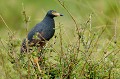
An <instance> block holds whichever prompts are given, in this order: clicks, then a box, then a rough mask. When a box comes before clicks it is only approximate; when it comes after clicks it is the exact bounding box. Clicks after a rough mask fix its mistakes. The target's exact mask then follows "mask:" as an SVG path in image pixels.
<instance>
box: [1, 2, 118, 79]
mask: <svg viewBox="0 0 120 79" xmlns="http://www.w3.org/2000/svg"><path fill="white" fill-rule="evenodd" d="M58 2H59V4H60V5H61V6H62V7H63V9H65V11H66V12H67V13H68V16H70V17H71V19H72V20H73V22H74V24H75V25H74V27H75V29H74V32H73V33H72V34H73V36H74V37H73V38H72V40H71V39H68V40H66V38H65V37H68V38H69V36H68V35H67V33H66V29H65V27H64V24H62V23H59V24H58V28H55V29H56V30H57V33H56V34H55V36H54V37H53V38H52V39H51V40H50V41H49V42H47V44H46V46H45V47H44V48H43V49H42V50H41V54H38V51H37V50H36V48H35V47H33V49H34V50H35V51H34V52H30V53H27V54H22V55H21V54H20V50H19V49H20V46H21V40H20V39H19V38H18V37H17V36H16V34H15V33H14V32H13V31H12V30H11V29H10V28H9V26H8V25H7V23H6V21H5V20H4V18H3V17H2V16H0V17H1V20H2V22H3V23H4V24H5V26H6V27H7V30H8V37H7V39H6V40H4V39H2V38H0V44H1V49H0V71H1V73H0V79H5V78H6V79H37V78H38V77H39V78H43V79H54V78H55V79H119V78H120V70H119V69H120V64H119V63H120V61H119V60H120V59H119V56H120V43H119V37H117V36H118V33H117V26H119V25H118V21H117V20H115V22H114V23H113V25H112V26H114V32H113V35H111V38H109V39H108V38H107V37H105V35H104V34H106V31H107V27H108V26H109V24H105V25H99V26H101V27H102V28H99V29H98V28H94V27H92V26H93V22H94V21H95V19H94V18H95V17H96V13H94V12H93V13H90V14H89V16H88V17H87V18H88V19H87V20H85V21H83V22H82V23H81V24H79V23H78V21H79V20H76V17H74V16H73V14H72V13H71V12H70V11H69V10H68V8H67V7H66V6H67V5H65V4H64V3H63V2H62V1H61V0H58ZM23 17H24V25H25V30H26V35H27V33H28V27H29V23H30V18H29V17H28V15H27V12H26V11H25V9H24V7H23ZM97 25H98V24H96V25H95V24H94V26H97ZM56 46H57V47H56ZM27 52H29V51H27ZM38 55H41V56H42V58H41V61H40V62H39V65H40V67H41V71H39V70H38V69H37V67H36V64H34V63H33V58H35V57H37V56H38Z"/></svg>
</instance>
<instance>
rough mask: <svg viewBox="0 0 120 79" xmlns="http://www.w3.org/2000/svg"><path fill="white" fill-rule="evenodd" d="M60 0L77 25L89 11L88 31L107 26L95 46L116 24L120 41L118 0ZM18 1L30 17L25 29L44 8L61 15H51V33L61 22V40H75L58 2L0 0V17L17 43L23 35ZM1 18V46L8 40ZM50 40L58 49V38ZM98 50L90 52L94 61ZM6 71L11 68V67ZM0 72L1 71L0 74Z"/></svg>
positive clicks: (72, 26)
mask: <svg viewBox="0 0 120 79" xmlns="http://www.w3.org/2000/svg"><path fill="white" fill-rule="evenodd" d="M61 1H63V2H64V4H65V6H66V8H67V9H68V10H69V12H70V13H71V14H72V16H73V17H74V18H75V20H76V22H77V25H78V27H81V28H82V25H83V24H84V23H86V21H88V19H89V16H90V14H92V18H91V22H92V23H91V26H92V31H94V32H97V31H101V29H102V28H103V27H105V26H107V27H106V30H105V32H104V33H103V35H102V38H101V40H100V45H99V46H98V48H99V49H102V48H104V46H105V44H104V43H105V40H106V39H108V40H111V38H112V37H113V36H114V35H115V26H116V38H117V42H119V44H120V41H119V37H120V36H119V33H120V31H119V30H120V27H119V26H120V0H61ZM22 4H23V5H24V7H25V11H26V13H27V16H29V17H30V22H29V26H28V30H30V29H31V28H32V27H34V26H35V25H36V24H37V23H39V22H40V21H41V20H42V19H43V18H44V16H45V15H46V13H47V11H48V10H51V9H53V10H56V11H57V12H59V13H62V14H64V16H63V17H57V18H55V23H56V33H55V35H57V34H58V33H59V30H58V29H57V28H58V27H57V26H59V23H61V24H63V27H62V29H64V30H62V34H63V38H64V39H63V41H64V42H68V44H69V41H71V40H72V42H73V41H76V39H75V38H73V37H74V31H75V24H74V22H73V20H72V19H71V17H70V15H69V14H68V13H67V12H66V10H65V9H64V8H63V7H62V6H61V5H60V4H59V2H58V1H57V0H0V16H2V18H3V19H4V21H5V22H6V24H7V25H8V27H9V28H10V29H11V30H12V32H14V33H15V37H16V38H17V39H19V40H20V41H21V42H22V40H23V38H25V37H26V30H25V23H24V16H23V14H22V12H23V6H22ZM2 18H0V39H1V40H2V42H3V43H5V44H4V45H6V44H7V43H6V42H8V36H9V35H8V32H9V30H8V28H7V27H6V26H5V24H4V22H3V20H2ZM52 40H53V41H52V42H56V41H58V43H57V44H55V45H54V47H55V48H57V49H58V51H59V50H60V44H59V38H58V40H54V39H52ZM68 40H69V41H68ZM13 41H14V40H13ZM68 44H66V45H68ZM1 46H2V47H1ZM6 47H7V45H6ZM19 47H20V46H19ZM64 47H65V46H64ZM0 48H4V47H3V45H2V43H0ZM110 49H111V48H110ZM1 51H2V53H4V54H1V55H5V56H3V57H7V56H8V55H7V53H5V52H6V50H2V49H1V50H0V52H1ZM3 51H4V52H3ZM98 53H99V52H95V53H94V57H95V58H94V59H95V60H96V59H98V56H99V57H101V56H102V55H99V54H98ZM96 54H98V55H96ZM52 55H53V53H52ZM1 57H2V56H1ZM6 60H7V58H6ZM0 61H2V60H0ZM3 62H4V61H3ZM5 63H8V64H7V65H10V62H9V61H8V60H7V61H6V62H5ZM0 64H1V62H0ZM5 67H6V66H5ZM0 70H1V71H2V70H3V69H2V67H0ZM9 70H10V71H11V69H9ZM3 71H4V70H3ZM2 74H3V73H1V75H2ZM10 74H11V73H10ZM103 74H104V73H103ZM16 76H17V75H16ZM3 79H4V77H3Z"/></svg>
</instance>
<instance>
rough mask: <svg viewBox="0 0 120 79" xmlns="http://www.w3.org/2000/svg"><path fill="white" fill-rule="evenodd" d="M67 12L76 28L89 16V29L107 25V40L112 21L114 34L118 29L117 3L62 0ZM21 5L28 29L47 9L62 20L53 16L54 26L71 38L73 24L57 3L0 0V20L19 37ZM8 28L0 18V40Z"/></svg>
mask: <svg viewBox="0 0 120 79" xmlns="http://www.w3.org/2000/svg"><path fill="white" fill-rule="evenodd" d="M62 1H64V4H65V5H66V7H67V9H68V10H69V11H70V12H71V14H72V15H73V16H74V18H75V19H76V21H77V23H78V25H80V24H82V23H84V22H85V21H86V20H87V19H88V18H89V15H90V14H91V13H93V16H92V27H93V28H98V29H99V28H101V27H103V26H105V25H106V24H107V25H108V26H107V32H106V33H105V34H106V36H105V37H107V38H111V36H113V33H114V25H115V21H117V32H119V30H120V28H119V25H120V9H119V7H120V0H62ZM22 4H24V7H25V10H26V13H27V15H28V16H29V17H30V24H29V27H28V28H29V30H30V29H31V28H32V27H33V26H35V25H36V23H38V22H40V21H41V20H42V19H43V18H44V16H45V14H46V12H47V11H48V10H51V9H53V10H56V11H58V12H60V13H62V14H64V17H59V18H58V17H57V18H55V20H56V26H57V25H58V24H59V23H61V24H63V25H64V28H65V29H67V30H66V33H67V34H68V36H69V37H71V34H72V32H73V31H74V28H75V25H74V22H73V20H72V19H71V18H70V16H69V15H68V13H67V12H66V11H65V10H64V8H63V7H61V5H60V4H59V3H58V1H57V0H1V1H0V15H1V16H2V17H3V19H4V20H5V22H6V23H7V25H8V26H9V28H10V29H11V30H12V31H13V32H15V33H16V35H17V36H18V37H20V38H23V37H25V25H24V17H23V15H22V11H23V7H22ZM7 33H8V29H7V28H6V26H5V24H4V23H3V21H2V20H1V19H0V34H2V35H0V37H1V38H6V37H7Z"/></svg>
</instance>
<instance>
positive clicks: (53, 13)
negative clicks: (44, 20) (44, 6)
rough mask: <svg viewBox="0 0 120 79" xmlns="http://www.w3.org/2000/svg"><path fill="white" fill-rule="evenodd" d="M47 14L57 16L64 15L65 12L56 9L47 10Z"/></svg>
mask: <svg viewBox="0 0 120 79" xmlns="http://www.w3.org/2000/svg"><path fill="white" fill-rule="evenodd" d="M47 16H50V17H57V16H63V14H60V13H58V12H56V11H55V10H49V11H48V12H47Z"/></svg>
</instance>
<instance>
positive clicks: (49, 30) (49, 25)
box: [20, 10, 63, 72]
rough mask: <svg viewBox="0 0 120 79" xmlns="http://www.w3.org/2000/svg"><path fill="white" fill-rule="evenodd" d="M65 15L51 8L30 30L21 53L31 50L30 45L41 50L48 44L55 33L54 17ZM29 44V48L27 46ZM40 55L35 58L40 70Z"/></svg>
mask: <svg viewBox="0 0 120 79" xmlns="http://www.w3.org/2000/svg"><path fill="white" fill-rule="evenodd" d="M57 16H63V14H61V13H58V12H57V11H55V10H49V11H48V12H47V14H46V16H45V17H44V19H43V20H42V21H41V22H39V23H38V24H36V25H35V27H33V28H32V29H31V30H30V32H28V35H27V37H26V38H25V39H24V40H23V42H22V45H21V50H20V52H21V53H26V52H28V51H30V50H31V49H30V47H34V46H35V47H37V48H38V49H39V50H40V49H41V48H43V47H44V46H45V44H46V41H49V40H50V39H51V38H52V37H53V36H54V33H55V21H54V17H57ZM27 46H28V47H29V48H27ZM38 61H39V60H38V57H37V58H35V59H34V62H35V63H36V64H37V66H38V70H39V71H40V72H41V70H40V66H39V64H38Z"/></svg>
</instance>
